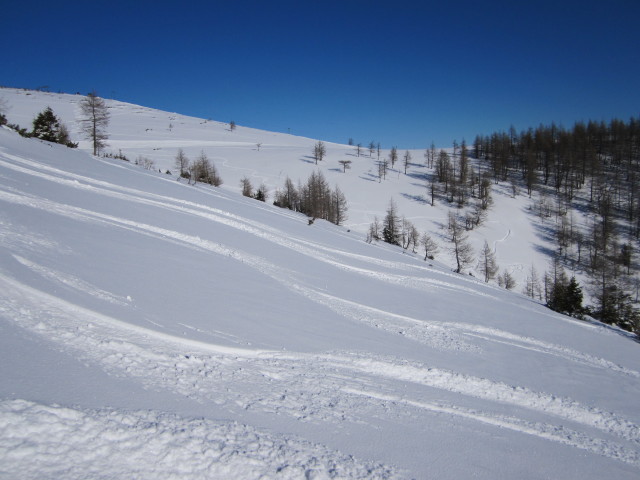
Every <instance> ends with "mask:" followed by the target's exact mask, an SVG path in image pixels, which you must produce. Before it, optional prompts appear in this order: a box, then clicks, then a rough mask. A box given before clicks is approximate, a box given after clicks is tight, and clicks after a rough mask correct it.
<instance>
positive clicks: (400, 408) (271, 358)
mask: <svg viewBox="0 0 640 480" xmlns="http://www.w3.org/2000/svg"><path fill="white" fill-rule="evenodd" d="M0 292H1V293H0V298H1V300H2V301H1V302H0V305H1V306H0V315H1V316H2V317H4V318H5V319H7V320H9V321H14V322H16V323H17V324H19V325H20V326H22V327H24V328H27V329H29V330H31V331H33V332H35V333H38V334H40V335H43V336H45V337H46V338H48V339H50V340H52V341H53V342H54V343H56V344H58V345H59V346H60V347H61V348H63V349H67V350H72V351H73V353H74V354H77V355H79V356H80V357H81V358H84V359H85V360H87V361H90V362H92V363H97V364H99V365H100V366H101V367H102V368H104V369H105V370H106V371H107V372H109V373H111V374H112V375H119V376H130V377H134V378H137V379H138V380H139V381H141V382H142V383H143V384H144V385H146V386H147V387H148V388H152V389H169V390H171V391H174V392H176V393H179V394H181V395H184V396H187V397H190V398H194V399H197V400H199V401H210V402H214V403H217V404H221V405H225V406H226V407H227V408H229V409H230V410H231V411H233V410H234V409H240V410H242V409H246V410H250V409H257V410H259V411H262V412H266V413H278V414H286V415H289V416H292V417H293V418H296V419H298V420H301V421H312V422H330V423H334V424H340V423H341V422H370V421H371V419H372V418H384V417H385V416H387V415H389V414H390V413H391V414H395V415H401V416H402V415H407V414H408V411H410V412H412V413H410V416H411V418H412V419H413V420H414V421H416V419H420V418H424V422H425V423H424V424H425V425H426V424H428V417H429V416H430V415H434V414H437V415H451V416H455V417H458V418H461V419H464V420H467V421H474V422H479V423H481V424H484V425H491V426H494V427H498V428H507V429H510V430H512V431H516V432H520V433H522V434H526V435H533V436H536V437H538V438H541V439H544V440H550V441H554V442H559V443H562V444H565V445H570V446H573V447H575V448H579V449H583V450H588V451H590V452H593V453H597V454H599V455H603V456H606V457H609V458H612V459H615V460H619V461H623V462H625V463H627V464H630V465H632V466H634V467H637V468H640V459H639V456H638V448H639V446H640V440H639V438H640V429H639V427H638V425H636V424H635V423H633V422H631V421H629V420H627V419H625V418H622V417H620V416H619V415H616V414H614V413H610V412H604V411H601V410H599V409H597V408H593V407H589V406H586V405H582V404H580V403H578V402H576V401H574V400H572V399H569V398H560V397H556V396H554V395H552V394H546V393H543V392H535V391H532V390H530V389H528V388H526V387H520V386H513V385H508V384H505V383H501V382H496V381H492V380H490V379H486V378H478V377H473V376H470V375H464V374H460V373H456V372H453V371H449V370H443V369H439V368H434V367H429V366H427V365H422V364H419V363H415V362H410V361H401V360H398V359H395V358H391V357H383V356H373V355H371V354H364V353H361V354H358V353H350V352H334V353H323V354H305V353H289V352H281V351H275V350H251V349H241V348H232V347H221V346H217V345H212V344H207V343H203V342H196V341H189V340H184V339H180V338H176V337H172V336H170V335H166V334H162V333H158V332H156V331H153V330H148V329H144V328H142V327H135V326H132V325H129V324H125V323H123V322H120V321H118V320H116V319H113V318H110V317H107V316H105V315H102V314H99V313H97V312H93V311H91V310H87V309H85V308H82V307H79V306H77V305H74V304H71V303H68V302H65V301H63V300H61V299H58V298H56V297H53V296H51V295H49V294H47V293H44V292H40V291H38V290H35V289H33V288H31V287H28V286H26V285H23V284H21V283H19V282H17V281H16V280H13V279H11V278H8V277H6V276H4V275H3V276H1V277H0ZM44 319H46V320H44ZM399 384H405V385H413V386H414V387H413V388H411V389H404V391H405V392H406V393H405V394H404V395H403V396H399V395H397V393H394V392H398V391H403V389H402V388H400V387H399ZM424 389H426V390H424ZM432 390H435V391H438V390H439V391H443V392H448V393H449V394H454V395H462V396H464V397H467V398H476V399H480V400H481V401H482V404H483V405H486V410H482V411H479V410H473V409H469V408H465V407H462V406H460V405H455V404H445V403H441V402H440V403H438V402H428V401H425V400H424V399H425V398H428V397H429V396H430V395H429V394H428V392H429V391H432ZM492 405H493V406H492ZM500 405H510V406H512V407H516V409H522V412H523V417H522V418H520V417H515V416H513V415H504V414H500V413H491V410H495V411H496V412H499V411H500V410H501V407H500ZM524 412H530V413H529V414H526V415H524ZM532 414H533V415H534V417H535V418H536V420H526V417H527V416H530V415H532ZM540 419H545V420H544V421H540ZM554 419H555V420H554ZM558 420H559V421H560V423H556V422H557V421H558Z"/></svg>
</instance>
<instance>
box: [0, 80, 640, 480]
mask: <svg viewBox="0 0 640 480" xmlns="http://www.w3.org/2000/svg"><path fill="white" fill-rule="evenodd" d="M29 93H30V94H29V95H27V94H26V92H23V91H17V90H7V89H3V90H0V96H1V97H4V98H5V99H6V100H7V103H8V104H9V105H10V106H11V110H10V111H9V114H8V118H9V121H10V122H12V123H19V124H20V125H21V126H25V127H29V126H30V122H31V120H32V118H33V117H34V116H35V114H37V113H38V112H40V111H42V110H43V109H44V107H46V106H47V105H50V106H51V107H52V108H53V110H54V112H55V113H56V114H58V115H59V116H60V117H62V118H63V120H64V121H65V122H66V123H67V126H68V127H69V128H70V130H71V132H72V137H73V138H74V139H76V140H78V139H80V137H79V133H78V126H77V124H76V122H75V120H76V119H77V118H78V114H79V111H78V107H77V102H78V101H79V100H80V98H81V97H79V96H78V97H76V96H66V95H58V94H44V93H36V92H29ZM110 105H111V107H112V109H111V110H112V124H111V127H110V128H109V132H110V135H111V137H110V139H109V144H110V147H109V149H110V150H111V151H113V152H114V153H118V151H119V150H122V153H124V154H126V155H127V156H128V157H129V158H130V159H132V160H134V159H135V158H136V157H137V156H138V155H144V156H146V157H149V158H152V159H153V160H155V161H156V166H157V168H156V169H155V170H154V171H147V170H143V169H142V168H140V167H138V166H135V165H132V164H129V163H126V162H122V161H120V160H111V159H97V158H94V157H92V156H90V155H88V154H87V153H86V152H85V151H83V149H87V147H88V144H87V143H86V142H81V144H80V147H81V148H80V149H78V150H71V149H67V148H65V147H62V146H59V145H53V144H48V143H46V142H41V141H38V140H33V139H23V138H21V137H19V136H18V135H17V134H15V133H14V132H11V131H10V130H8V129H5V128H3V129H0V352H2V361H1V362H0V478H7V479H9V478H12V479H13V478H29V479H31V478H33V479H36V478H38V479H41V478H78V479H79V478H114V479H115V478H125V477H126V478H153V479H155V478H189V479H191V478H443V479H447V478H451V479H459V478H486V479H496V478H505V479H507V478H509V479H510V478H563V479H572V478H575V479H578V478H580V479H600V478H603V477H606V478H620V479H625V478H629V479H632V478H638V476H639V475H640V402H638V398H640V345H639V344H638V342H637V340H636V339H635V337H633V336H631V335H628V334H626V333H624V332H621V331H619V330H617V329H613V328H610V327H607V326H603V325H600V324H596V323H588V322H582V321H578V320H573V319H570V318H567V317H563V316H561V315H557V314H555V313H553V312H551V311H550V310H548V309H546V308H544V307H543V306H542V305H539V304H538V303H536V302H534V301H531V300H530V299H528V298H525V297H523V296H521V295H519V294H517V293H512V292H507V291H505V290H503V289H500V288H498V287H497V286H495V285H491V284H485V283H483V282H480V281H478V280H477V279H475V278H473V277H470V276H468V275H456V274H454V273H452V272H451V268H450V266H448V265H447V257H446V255H442V257H443V258H442V260H443V261H444V262H445V263H439V262H424V261H422V259H421V258H420V256H419V255H418V256H417V257H414V256H412V255H410V254H406V253H402V251H401V250H400V249H396V248H392V247H389V246H386V245H375V244H373V245H370V244H367V243H366V242H365V241H364V235H363V232H364V231H365V230H366V228H367V226H368V224H369V222H370V221H371V218H372V215H374V214H378V215H381V214H383V212H384V209H385V208H386V205H387V203H388V201H389V198H390V197H391V196H393V197H394V199H395V200H396V201H397V203H398V205H399V210H400V211H401V212H402V213H404V214H405V215H407V216H408V217H411V219H412V220H413V221H414V222H415V223H416V224H417V225H418V226H419V227H420V228H421V229H427V228H431V229H435V227H436V226H437V224H438V223H440V222H442V221H443V219H444V218H445V215H446V211H445V209H442V208H439V207H433V208H432V207H430V206H428V205H425V204H424V203H422V202H420V201H418V200H419V196H420V195H424V194H425V193H426V192H425V191H424V186H423V185H422V181H421V175H422V170H421V169H424V167H422V166H421V165H419V164H418V162H420V163H421V160H422V159H421V158H419V157H418V155H419V154H420V152H414V158H415V159H416V165H413V166H412V168H411V169H410V172H409V173H410V174H413V176H411V175H407V176H406V177H405V176H404V174H403V173H398V172H396V173H395V174H393V175H392V176H391V177H390V178H389V179H388V180H387V181H385V182H382V183H378V181H377V179H374V178H373V175H374V172H376V170H375V164H374V159H373V158H368V157H364V158H363V157H360V158H358V157H355V156H353V153H354V152H353V149H352V148H351V147H348V146H344V145H333V144H329V145H328V158H327V159H326V160H325V161H324V162H323V165H321V166H320V168H321V169H322V171H323V172H324V173H325V175H326V176H327V178H328V179H329V180H330V182H332V183H335V182H338V183H339V185H340V187H341V188H342V189H343V191H344V192H345V194H346V196H347V199H348V200H349V207H350V211H349V216H350V218H349V220H348V222H347V225H346V226H345V227H336V226H334V225H331V224H329V223H326V222H323V221H316V222H315V223H314V224H313V225H308V224H307V223H308V222H307V220H306V218H305V217H304V216H301V215H299V214H295V213H293V212H290V211H287V210H281V209H278V208H276V207H273V206H271V205H270V204H269V203H266V204H265V203H261V202H257V201H255V200H252V199H248V198H244V197H242V196H240V195H239V193H238V192H239V189H240V188H239V179H240V178H241V177H242V176H244V175H248V176H250V177H251V178H252V180H253V181H254V184H255V185H256V186H257V184H259V183H260V182H261V181H263V182H265V183H266V184H267V185H268V186H269V187H271V189H275V188H276V187H278V186H281V185H282V183H283V182H284V179H285V178H286V176H287V175H288V176H290V177H291V178H292V179H293V180H294V182H295V181H297V179H298V178H300V179H301V180H304V179H306V177H307V176H308V175H309V173H311V172H312V171H313V169H314V168H316V167H315V165H313V164H312V163H310V162H312V160H311V159H310V158H308V157H309V156H310V155H311V151H312V147H313V144H314V143H315V140H311V139H304V138H300V137H294V136H290V135H284V134H274V133H269V132H261V131H258V130H251V129H246V128H243V127H241V126H238V128H237V129H236V130H235V131H233V132H232V131H230V130H229V129H228V125H225V124H221V123H217V122H213V121H207V122H205V121H204V120H198V119H194V118H189V117H183V116H181V115H177V114H168V113H165V112H158V111H155V110H150V109H146V108H143V107H138V106H134V105H129V104H123V103H119V102H110ZM169 124H171V130H169ZM258 143H260V144H261V146H260V149H259V150H258V147H257V144H258ZM179 147H181V148H184V150H185V152H186V153H187V155H188V156H190V157H191V158H193V157H195V156H196V155H197V154H198V153H199V152H200V151H201V150H204V151H205V152H206V153H207V155H208V156H209V158H210V159H212V160H213V161H214V162H215V163H216V166H217V167H218V169H219V170H220V173H221V176H222V178H223V179H224V181H225V185H223V187H222V188H219V189H215V188H211V187H207V186H201V185H198V186H196V187H194V186H189V185H186V183H185V182H177V181H176V179H175V176H170V175H166V174H164V173H159V172H158V171H157V169H158V168H159V169H161V170H162V171H163V172H164V171H165V170H166V169H167V168H169V169H173V157H174V156H175V153H176V151H177V148H179ZM340 159H352V160H353V164H352V165H353V169H352V170H350V171H347V173H342V172H341V171H338V169H339V168H340V165H339V164H338V160H340ZM394 176H395V178H394ZM494 195H495V196H496V197H498V198H496V205H495V207H494V212H495V215H493V216H492V217H490V219H489V221H488V222H487V225H486V226H485V227H483V228H482V229H481V230H480V231H479V232H475V237H474V241H475V242H476V244H477V243H480V244H481V243H482V242H483V241H484V239H485V238H486V239H487V240H488V241H490V242H492V243H493V244H494V245H495V246H496V251H497V255H498V261H499V262H500V264H501V266H503V267H504V266H510V267H511V268H512V269H513V271H517V270H518V268H520V270H522V269H524V268H527V267H526V265H528V264H525V263H524V262H523V260H522V259H523V258H525V259H526V260H525V261H527V262H528V261H534V260H532V259H533V258H537V257H535V253H534V252H536V251H537V250H541V249H543V248H544V247H545V245H544V244H541V242H542V240H541V239H538V238H537V237H536V233H535V232H536V228H535V224H534V223H533V222H532V221H530V220H529V219H528V217H527V213H526V206H527V205H528V202H529V200H528V199H524V198H516V199H515V200H508V201H507V200H506V197H507V196H508V194H507V193H506V192H505V193H504V194H502V193H500V192H496V193H494ZM500 195H504V197H505V201H500V198H499V197H500ZM416 199H418V200H416ZM513 209H516V211H518V210H522V212H518V213H517V214H513V213H512V212H513V211H514V210H513ZM527 255H528V256H527ZM542 267H544V264H543V263H542ZM542 269H544V268H542Z"/></svg>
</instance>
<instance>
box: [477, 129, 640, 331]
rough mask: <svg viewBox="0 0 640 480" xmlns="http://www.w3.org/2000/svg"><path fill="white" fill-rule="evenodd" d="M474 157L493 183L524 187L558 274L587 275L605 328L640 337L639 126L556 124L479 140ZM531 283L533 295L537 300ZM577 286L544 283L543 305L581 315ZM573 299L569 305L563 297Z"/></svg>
mask: <svg viewBox="0 0 640 480" xmlns="http://www.w3.org/2000/svg"><path fill="white" fill-rule="evenodd" d="M473 156H474V157H476V158H477V159H478V160H479V161H480V163H481V164H482V165H483V166H484V167H485V171H486V172H487V173H488V175H490V177H491V179H492V181H493V182H494V183H498V182H507V181H511V182H514V183H519V184H522V185H523V186H524V188H525V189H526V192H527V194H528V195H529V197H531V198H532V207H531V210H532V213H534V214H536V215H538V216H539V217H540V219H541V221H542V222H544V223H546V224H547V225H548V230H549V232H550V235H552V236H553V238H554V239H555V241H556V245H557V248H556V251H555V252H554V256H555V258H554V259H552V262H554V264H555V265H556V267H554V268H553V270H554V272H557V270H558V266H560V267H564V268H569V269H571V270H572V271H576V272H582V273H584V274H586V275H587V276H588V278H589V284H588V285H587V289H588V291H589V293H590V294H591V296H592V298H594V299H595V305H594V306H593V307H591V308H590V309H589V310H588V312H589V313H590V314H591V315H593V316H594V317H596V318H598V319H599V320H601V321H603V322H606V323H610V324H617V325H618V326H620V327H622V328H625V329H627V330H636V331H637V330H638V328H639V315H638V312H637V310H636V309H635V307H634V303H637V301H638V290H639V288H640V280H639V278H638V268H639V267H638V261H637V252H638V240H639V239H640V121H639V120H638V119H637V118H631V119H630V120H629V121H628V122H624V121H621V120H612V121H611V122H609V123H608V124H607V123H604V122H593V121H589V122H587V123H583V122H579V123H576V124H575V125H574V126H573V128H571V129H565V128H562V127H559V126H557V125H555V124H551V125H550V126H542V125H541V126H539V127H538V128H536V129H529V130H526V131H523V132H520V133H518V132H517V131H516V130H515V128H513V127H512V128H511V129H510V130H509V132H506V133H505V132H500V133H494V134H492V135H489V136H478V137H476V139H475V141H474V144H473ZM536 281H537V282H538V283H540V280H539V279H537V278H536V276H535V275H533V272H532V274H531V275H529V280H528V285H527V286H526V288H525V289H526V290H527V293H528V294H530V295H531V296H536V294H535V290H536V288H535V284H536ZM578 289H579V286H578V285H577V283H576V281H575V278H574V277H571V279H568V278H567V275H566V274H564V273H562V274H557V273H554V274H553V275H550V274H548V273H547V274H546V275H545V288H544V289H541V290H542V291H543V292H544V293H543V295H539V296H540V297H542V296H544V298H543V299H544V300H545V301H546V302H547V303H548V305H549V306H550V307H551V308H554V309H556V310H558V311H563V312H565V313H569V314H573V315H579V314H581V313H582V310H581V307H580V306H579V305H577V306H576V303H577V302H578V301H577V299H578V298H580V299H581V298H582V293H581V291H580V292H579V294H578ZM565 296H568V297H570V298H569V299H568V300H567V299H565V298H564V297H565ZM567 301H568V303H569V306H568V307H567V306H566V303H567Z"/></svg>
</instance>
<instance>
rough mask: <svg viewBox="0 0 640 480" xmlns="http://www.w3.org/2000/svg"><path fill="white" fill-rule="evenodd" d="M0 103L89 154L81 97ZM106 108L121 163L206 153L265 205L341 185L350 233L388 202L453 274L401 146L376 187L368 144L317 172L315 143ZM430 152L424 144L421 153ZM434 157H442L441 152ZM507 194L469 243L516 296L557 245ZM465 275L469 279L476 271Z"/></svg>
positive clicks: (167, 165)
mask: <svg viewBox="0 0 640 480" xmlns="http://www.w3.org/2000/svg"><path fill="white" fill-rule="evenodd" d="M0 98H4V99H5V100H6V102H7V103H8V105H9V106H10V109H9V112H8V114H7V118H8V119H9V122H10V123H16V124H19V125H20V126H21V127H26V128H27V129H29V130H30V129H31V122H32V121H33V119H34V118H35V116H36V115H37V114H38V113H39V112H41V111H42V110H44V108H46V107H47V106H50V107H51V108H52V109H53V111H54V112H55V113H56V115H58V116H59V117H60V118H61V119H62V120H63V121H64V122H65V123H66V125H67V126H68V128H69V130H70V132H71V137H72V139H73V140H74V141H79V143H80V148H82V149H85V150H87V151H91V146H90V143H89V142H88V141H86V140H85V139H84V137H83V135H82V134H81V132H80V125H79V119H80V118H81V112H80V108H79V106H78V103H79V102H80V100H81V99H82V98H83V97H82V96H81V95H64V94H55V93H45V92H35V91H23V90H18V89H6V88H5V89H0ZM107 105H108V106H109V111H110V114H111V121H110V124H109V127H108V129H107V130H108V134H109V139H108V141H107V143H108V146H107V148H106V149H105V152H111V153H112V154H123V155H125V156H126V157H127V158H128V159H129V160H130V161H131V162H135V161H136V160H137V159H139V158H146V159H150V160H152V161H153V162H154V163H155V166H154V168H155V169H156V170H161V171H162V172H164V171H166V170H167V169H169V170H171V171H173V172H175V168H174V159H175V157H176V154H177V152H178V149H179V148H182V149H183V150H184V152H185V153H186V155H187V157H188V158H189V159H191V160H194V159H195V158H196V157H197V156H198V155H199V154H200V153H201V152H204V153H205V154H206V155H207V156H208V158H209V159H210V160H212V161H213V162H214V163H215V166H216V168H217V169H218V170H219V172H220V175H221V177H222V179H223V180H224V185H223V186H222V188H223V189H224V190H229V191H233V192H240V190H241V188H240V180H241V179H242V178H243V177H245V176H246V177H248V178H249V179H250V180H251V182H252V183H253V186H254V187H258V185H260V184H261V183H264V184H265V185H266V186H267V187H268V189H269V191H270V192H271V196H270V197H269V198H270V200H271V201H272V200H273V194H274V192H275V190H276V189H279V188H282V186H283V185H284V182H285V179H286V177H287V176H288V177H290V178H291V179H292V180H293V182H294V184H297V182H298V181H299V180H300V181H303V182H304V181H305V180H306V179H307V178H308V177H309V175H310V174H311V173H312V172H314V171H316V170H320V171H321V172H322V173H323V174H324V176H325V177H326V178H327V180H328V181H329V182H330V183H331V184H332V185H339V187H340V189H341V190H342V191H343V192H344V193H345V196H346V198H347V200H348V207H349V211H348V212H347V215H348V219H347V221H346V222H345V226H346V227H347V228H348V229H351V230H352V231H354V232H360V233H361V234H362V235H361V236H362V238H364V237H365V234H366V232H367V229H368V228H369V225H370V224H371V222H372V221H373V219H374V217H375V216H377V217H378V218H379V219H382V218H383V217H384V214H385V211H386V210H387V208H388V206H389V201H390V200H391V199H393V200H394V202H395V203H396V204H397V206H398V213H399V214H400V215H403V216H406V218H407V219H409V220H410V221H411V222H413V223H414V224H415V226H416V227H417V228H418V230H420V231H421V232H424V231H426V232H430V233H431V234H432V235H433V236H434V239H435V240H436V241H437V242H438V243H439V245H440V247H441V248H440V253H439V254H438V256H437V257H436V259H437V260H438V261H441V262H443V263H445V264H447V265H449V266H453V265H454V264H455V262H454V261H453V258H452V257H451V256H450V255H449V254H448V252H447V251H446V250H445V249H444V248H443V247H444V246H445V245H446V241H445V240H444V238H442V231H441V227H442V226H443V225H444V224H446V222H447V213H448V212H449V210H450V206H449V205H448V204H447V203H446V202H436V204H435V206H433V207H432V206H431V205H430V204H429V200H430V196H429V193H428V191H427V183H426V178H427V176H430V175H431V174H433V169H427V168H426V167H425V158H424V154H425V150H411V151H410V153H411V156H412V161H411V164H410V166H409V168H408V169H407V173H406V174H405V173H404V167H403V165H402V157H403V155H404V153H405V150H402V149H401V146H400V149H399V151H398V154H399V157H400V158H399V161H398V163H396V165H395V168H394V169H391V170H390V171H389V173H388V175H387V177H386V179H385V180H384V181H382V182H380V181H379V178H378V166H377V160H378V157H377V153H374V154H373V155H372V156H370V152H369V150H368V148H367V146H368V145H369V143H370V142H371V141H375V139H368V138H367V139H355V142H356V143H357V142H361V143H362V145H363V147H362V151H361V154H360V156H357V147H356V146H348V145H339V144H332V143H326V147H327V155H326V158H325V159H324V160H323V161H322V162H320V164H319V165H316V164H315V162H314V160H313V158H312V155H313V147H314V145H315V143H316V141H317V140H315V139H309V138H303V137H297V136H294V135H288V134H281V133H273V132H266V131H262V130H256V129H252V128H246V127H243V126H241V125H238V126H237V128H235V130H233V131H232V130H231V129H230V126H229V123H222V122H218V121H212V120H206V119H199V118H193V117H187V116H184V115H180V114H177V113H169V112H162V111H159V110H154V109H150V108H146V107H141V106H138V105H132V104H128V103H123V102H118V101H112V100H107ZM214 113H215V112H214ZM229 120H232V119H229ZM427 134H428V132H427ZM460 140H462V139H460ZM470 140H471V139H467V141H470ZM345 142H346V139H345ZM429 142H430V139H429V138H428V137H426V138H425V147H426V146H427V145H428V144H429ZM258 144H259V145H260V146H259V147H258ZM438 147H444V148H445V149H448V150H449V151H450V149H449V147H450V146H448V145H442V146H438ZM380 155H381V158H386V157H388V156H389V150H388V149H386V150H385V149H382V150H381V153H380ZM340 160H351V161H352V163H351V165H350V166H351V169H350V170H347V171H346V172H343V168H342V166H341V164H340V163H339V161H340ZM512 193H513V192H512V190H511V186H510V185H507V184H501V185H496V186H494V187H493V192H492V196H493V199H494V205H493V207H492V208H491V209H490V210H489V213H488V218H487V221H486V222H484V224H483V225H482V226H481V227H479V228H476V229H474V230H473V231H472V232H470V241H471V243H472V245H473V248H474V250H475V252H479V251H480V250H481V248H482V246H483V244H484V242H485V241H487V242H488V243H489V245H491V247H493V249H494V251H495V253H496V257H497V261H498V264H499V266H500V269H501V270H502V271H508V272H509V273H510V274H512V276H513V277H514V278H515V280H516V281H517V282H518V286H517V287H516V291H518V292H519V291H521V290H522V288H523V286H524V284H525V278H526V276H527V273H528V271H529V269H530V268H531V266H532V265H533V266H535V268H536V269H537V271H538V272H539V273H542V272H544V271H545V270H546V269H547V268H548V262H549V258H548V256H547V255H545V254H544V253H543V252H548V251H550V250H553V249H554V248H555V244H554V242H553V241H552V240H551V239H549V238H548V236H547V235H544V234H543V233H541V232H544V230H545V227H544V225H542V226H541V225H540V224H539V219H538V218H537V217H536V215H535V213H534V212H533V211H532V210H530V207H531V206H532V205H533V204H534V203H535V201H536V199H535V198H534V199H530V198H529V197H528V196H526V194H525V192H521V193H520V194H518V195H517V197H516V198H515V199H514V198H512ZM470 270H471V271H473V270H474V266H472V267H471V269H470Z"/></svg>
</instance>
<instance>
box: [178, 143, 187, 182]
mask: <svg viewBox="0 0 640 480" xmlns="http://www.w3.org/2000/svg"><path fill="white" fill-rule="evenodd" d="M175 166H176V168H177V169H178V170H180V176H181V177H184V176H186V175H188V173H187V172H188V170H189V159H188V158H187V156H186V155H185V154H184V151H183V150H182V149H181V148H180V149H178V154H177V155H176V159H175Z"/></svg>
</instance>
